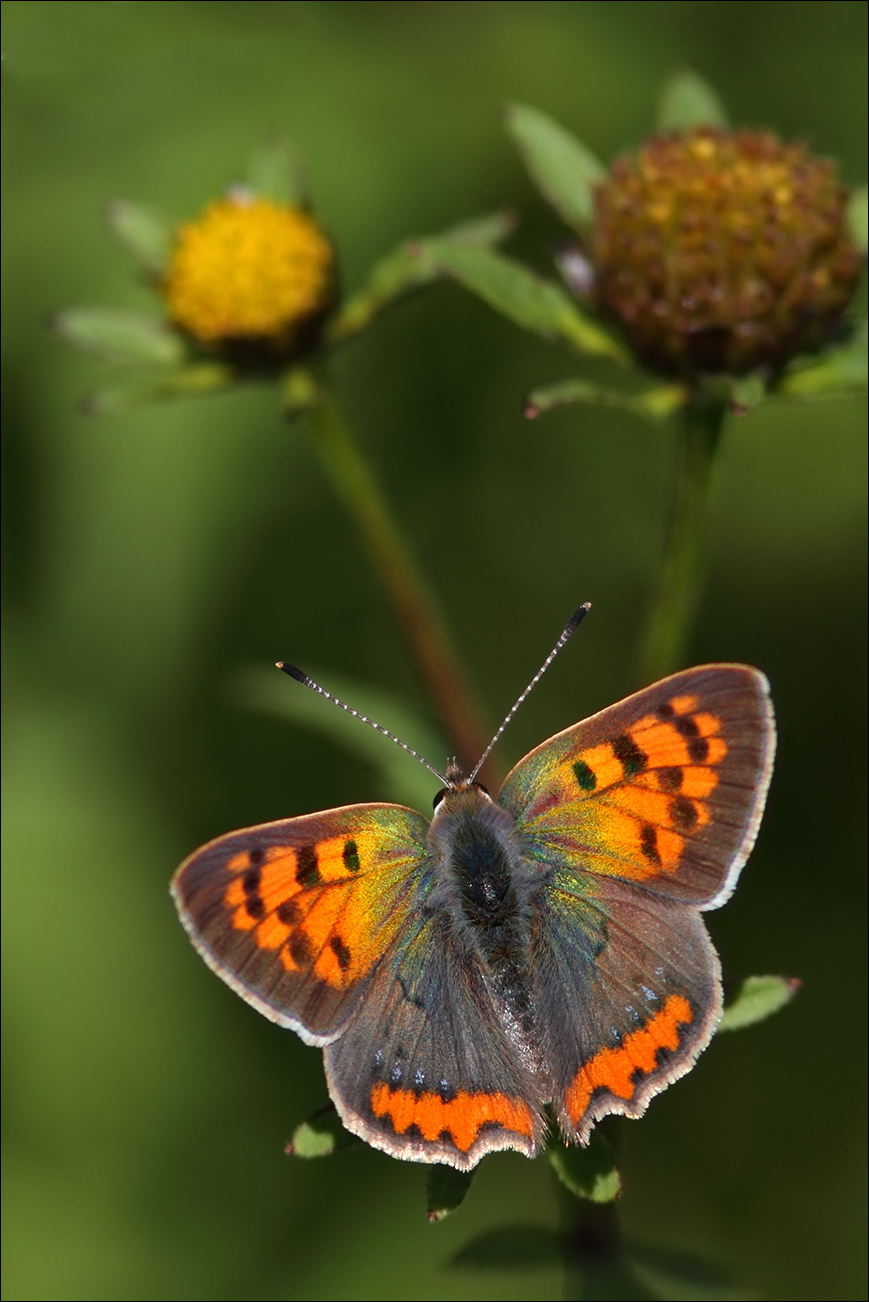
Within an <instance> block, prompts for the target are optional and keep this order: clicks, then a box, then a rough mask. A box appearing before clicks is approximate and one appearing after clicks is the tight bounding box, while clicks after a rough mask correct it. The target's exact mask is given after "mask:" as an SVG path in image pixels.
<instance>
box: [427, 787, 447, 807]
mask: <svg viewBox="0 0 869 1302" xmlns="http://www.w3.org/2000/svg"><path fill="white" fill-rule="evenodd" d="M448 791H449V787H444V788H443V789H442V790H441V791H439V792H438V793H437V795H436V796H435V798H434V800H433V801H432V802H431V807H432V809H437V807H438V805H439V804H440V803H441V801H442V800H443V798H444V796H445V795H446V794H447V792H448Z"/></svg>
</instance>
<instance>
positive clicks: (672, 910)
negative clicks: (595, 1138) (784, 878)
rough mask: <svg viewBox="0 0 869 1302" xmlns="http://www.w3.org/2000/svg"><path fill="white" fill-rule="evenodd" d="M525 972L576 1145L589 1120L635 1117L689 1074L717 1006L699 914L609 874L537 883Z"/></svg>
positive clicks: (715, 974) (566, 1127) (557, 1104)
mask: <svg viewBox="0 0 869 1302" xmlns="http://www.w3.org/2000/svg"><path fill="white" fill-rule="evenodd" d="M580 937H581V938H582V940H581V941H580ZM531 971H532V973H533V981H534V1003H535V1008H536V1010H537V1013H538V1017H539V1026H540V1028H541V1034H542V1036H543V1038H544V1057H545V1060H546V1062H547V1064H548V1070H549V1075H550V1079H551V1082H552V1084H551V1089H552V1102H553V1106H554V1108H555V1110H556V1113H557V1114H558V1116H559V1120H560V1123H561V1127H562V1130H563V1131H564V1133H565V1135H567V1136H568V1137H570V1138H573V1139H580V1140H581V1141H583V1142H585V1141H586V1140H587V1138H588V1134H589V1132H590V1130H591V1127H592V1125H593V1124H594V1122H595V1121H596V1120H599V1119H600V1118H601V1117H603V1116H606V1115H607V1114H609V1113H612V1112H619V1113H624V1114H625V1115H628V1116H633V1117H637V1116H639V1115H640V1114H641V1113H642V1112H643V1111H644V1110H645V1107H646V1104H647V1103H648V1101H649V1099H650V1098H651V1097H652V1096H653V1095H654V1094H657V1093H658V1092H659V1091H660V1090H662V1089H664V1088H665V1086H667V1085H669V1084H670V1083H671V1082H672V1081H674V1080H676V1079H677V1078H678V1077H679V1076H681V1075H683V1074H684V1073H685V1072H686V1071H688V1070H689V1068H690V1067H691V1066H692V1064H693V1063H694V1061H695V1059H696V1058H697V1055H698V1054H699V1053H700V1052H701V1051H702V1050H703V1049H704V1048H705V1047H706V1045H707V1044H708V1042H709V1040H710V1038H711V1036H712V1033H713V1031H714V1029H715V1025H716V1023H717V1021H718V1018H719V1016H720V1013H721V983H720V970H719V964H718V958H717V955H716V954H715V951H714V949H713V947H712V944H711V941H710V940H709V936H708V934H707V931H706V927H705V925H704V923H703V921H702V919H701V917H700V915H699V912H698V911H697V910H696V909H693V908H691V907H689V906H686V905H684V904H682V903H680V902H679V901H676V900H670V899H666V898H662V897H661V896H659V895H656V894H654V893H653V892H651V891H646V890H644V889H642V888H637V887H636V886H634V885H631V884H628V883H625V882H622V881H618V880H616V879H614V878H603V877H600V876H594V875H592V874H589V875H588V877H587V878H586V879H585V880H574V881H573V882H572V883H571V885H570V888H567V886H566V885H565V884H564V882H562V885H561V886H559V885H555V884H552V885H549V886H547V887H546V888H545V889H544V891H543V892H542V895H541V901H540V909H539V913H538V916H537V919H536V925H535V931H534V937H533V942H532V963H531Z"/></svg>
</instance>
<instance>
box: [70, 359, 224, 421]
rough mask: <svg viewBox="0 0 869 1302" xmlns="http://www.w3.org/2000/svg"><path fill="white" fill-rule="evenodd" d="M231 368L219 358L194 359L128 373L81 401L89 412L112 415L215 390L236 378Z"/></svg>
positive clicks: (222, 387) (217, 390)
mask: <svg viewBox="0 0 869 1302" xmlns="http://www.w3.org/2000/svg"><path fill="white" fill-rule="evenodd" d="M237 378H238V377H237V376H236V373H235V371H233V370H232V369H231V368H230V367H229V366H224V365H223V364H222V363H221V362H196V363H193V364H192V365H190V366H184V367H182V368H180V369H179V370H174V371H159V372H156V373H152V374H151V375H149V376H145V377H143V376H137V377H136V376H131V377H130V378H129V379H127V380H124V381H119V382H117V383H114V384H108V385H106V386H105V387H104V388H101V389H97V390H95V392H94V393H92V394H90V395H89V396H88V397H87V398H85V399H84V400H83V402H82V409H83V410H84V411H85V412H86V413H87V414H88V415H89V416H116V415H118V414H119V413H120V412H124V411H132V410H134V409H135V408H136V407H144V406H146V405H147V404H148V403H151V402H166V401H168V400H170V399H172V398H189V397H198V396H201V395H203V394H208V393H217V392H219V391H220V390H221V389H226V388H228V387H229V386H230V385H231V384H233V383H235V381H236V380H237Z"/></svg>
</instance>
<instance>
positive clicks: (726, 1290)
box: [625, 1245, 750, 1302]
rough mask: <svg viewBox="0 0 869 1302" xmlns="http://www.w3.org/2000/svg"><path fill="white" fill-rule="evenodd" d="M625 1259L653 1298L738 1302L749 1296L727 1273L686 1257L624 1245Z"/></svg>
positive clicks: (711, 1265) (696, 1258) (681, 1253)
mask: <svg viewBox="0 0 869 1302" xmlns="http://www.w3.org/2000/svg"><path fill="white" fill-rule="evenodd" d="M625 1258H626V1263H627V1264H628V1265H629V1266H630V1268H631V1269H632V1271H633V1273H634V1274H635V1275H636V1277H637V1278H638V1279H639V1280H640V1281H641V1283H643V1284H645V1285H646V1287H647V1288H648V1289H649V1290H650V1292H651V1293H652V1294H653V1296H654V1297H657V1298H666V1299H670V1302H742V1299H744V1298H747V1297H749V1296H750V1295H749V1294H748V1293H747V1292H746V1291H745V1290H744V1289H741V1288H739V1287H738V1286H737V1285H736V1284H735V1283H734V1281H733V1278H732V1276H730V1275H729V1274H727V1272H725V1271H723V1270H721V1269H720V1268H719V1267H718V1266H715V1265H713V1264H711V1263H710V1262H708V1261H704V1260H703V1259H702V1257H695V1256H693V1255H692V1254H690V1253H683V1252H667V1251H662V1250H660V1249H656V1248H645V1247H639V1246H637V1245H628V1249H627V1251H626V1253H625Z"/></svg>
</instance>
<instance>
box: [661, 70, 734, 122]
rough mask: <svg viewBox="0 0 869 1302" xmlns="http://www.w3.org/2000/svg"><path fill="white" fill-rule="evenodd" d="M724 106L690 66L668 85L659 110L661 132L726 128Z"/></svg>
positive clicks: (671, 79)
mask: <svg viewBox="0 0 869 1302" xmlns="http://www.w3.org/2000/svg"><path fill="white" fill-rule="evenodd" d="M727 125H728V123H727V114H726V112H725V110H724V105H723V104H722V103H721V100H720V99H719V98H718V96H717V95H716V93H715V91H714V90H713V89H712V87H711V86H710V85H709V83H708V82H707V81H704V79H703V78H702V77H700V76H698V74H697V73H696V72H691V70H690V69H688V68H686V69H685V70H684V71H683V72H677V73H676V75H675V76H674V77H671V78H670V80H669V81H668V82H667V83H666V84H665V86H664V90H663V93H662V95H661V105H660V108H659V110H658V130H659V131H690V130H691V128H692V127H726V126H727Z"/></svg>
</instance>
